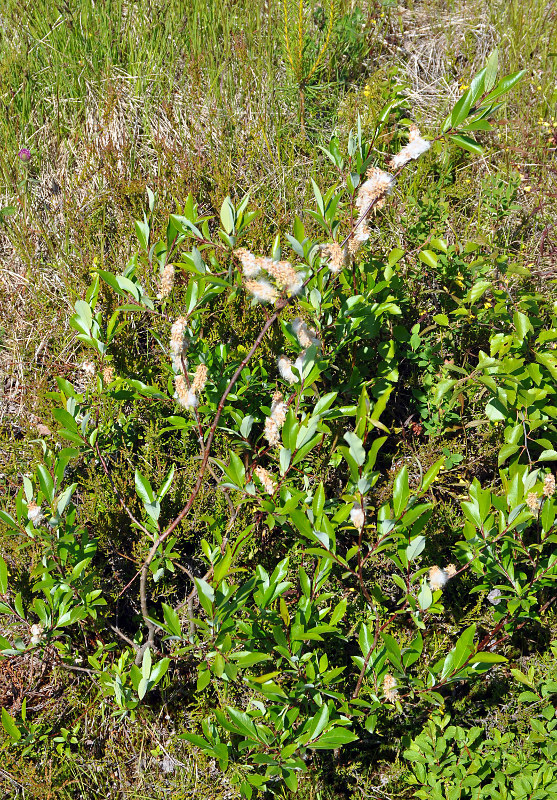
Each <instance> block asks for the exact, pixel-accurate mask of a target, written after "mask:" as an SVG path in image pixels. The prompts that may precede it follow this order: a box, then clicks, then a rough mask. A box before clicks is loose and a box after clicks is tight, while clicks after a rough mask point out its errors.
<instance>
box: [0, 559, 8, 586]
mask: <svg viewBox="0 0 557 800" xmlns="http://www.w3.org/2000/svg"><path fill="white" fill-rule="evenodd" d="M7 591H8V565H7V564H6V562H5V561H4V559H3V558H2V556H0V594H6V592H7Z"/></svg>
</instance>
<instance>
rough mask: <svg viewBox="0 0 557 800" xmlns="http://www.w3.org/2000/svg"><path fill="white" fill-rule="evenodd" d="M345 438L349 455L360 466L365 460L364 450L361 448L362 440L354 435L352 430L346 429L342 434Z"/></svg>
mask: <svg viewBox="0 0 557 800" xmlns="http://www.w3.org/2000/svg"><path fill="white" fill-rule="evenodd" d="M344 438H345V440H346V441H347V442H348V447H349V449H350V455H351V456H352V458H353V459H354V461H355V462H356V464H357V465H358V466H359V467H361V466H363V464H364V462H365V460H366V451H365V450H364V448H363V445H362V440H361V439H360V438H359V437H358V436H356V434H355V433H353V432H352V431H348V432H347V433H345V434H344Z"/></svg>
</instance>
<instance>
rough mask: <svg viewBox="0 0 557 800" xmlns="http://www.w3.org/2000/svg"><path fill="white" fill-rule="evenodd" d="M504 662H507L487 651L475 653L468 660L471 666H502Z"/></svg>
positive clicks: (505, 659)
mask: <svg viewBox="0 0 557 800" xmlns="http://www.w3.org/2000/svg"><path fill="white" fill-rule="evenodd" d="M504 661H508V659H507V658H505V657H504V656H500V655H499V654H498V653H489V652H487V651H486V652H481V653H475V654H474V655H473V656H472V658H471V659H470V663H471V664H502V663H503V662H504Z"/></svg>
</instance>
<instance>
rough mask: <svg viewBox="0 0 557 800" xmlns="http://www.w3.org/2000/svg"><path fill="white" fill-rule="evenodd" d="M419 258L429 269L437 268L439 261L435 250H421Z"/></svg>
mask: <svg viewBox="0 0 557 800" xmlns="http://www.w3.org/2000/svg"><path fill="white" fill-rule="evenodd" d="M418 258H419V259H420V261H422V262H423V263H424V264H426V266H428V267H436V266H437V263H438V261H439V257H438V255H437V253H434V252H433V250H421V251H420V253H419V255H418Z"/></svg>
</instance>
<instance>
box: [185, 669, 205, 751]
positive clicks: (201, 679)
mask: <svg viewBox="0 0 557 800" xmlns="http://www.w3.org/2000/svg"><path fill="white" fill-rule="evenodd" d="M210 682H211V673H210V672H209V670H208V669H200V670H199V673H198V675H197V687H196V691H197V692H202V691H203V689H205V688H206V687H207V686H208V685H209V683H210ZM184 738H185V734H184ZM188 741H191V739H189V740H188ZM193 744H195V742H193ZM199 746H200V747H201V745H199Z"/></svg>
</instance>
